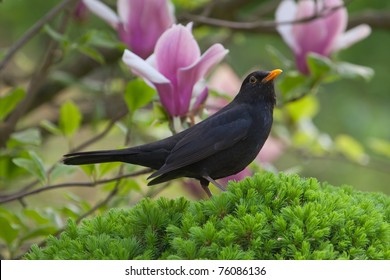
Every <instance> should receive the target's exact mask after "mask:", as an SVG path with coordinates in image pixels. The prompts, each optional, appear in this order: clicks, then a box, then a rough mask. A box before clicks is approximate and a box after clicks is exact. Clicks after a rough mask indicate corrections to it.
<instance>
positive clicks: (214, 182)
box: [203, 176, 226, 192]
mask: <svg viewBox="0 0 390 280" xmlns="http://www.w3.org/2000/svg"><path fill="white" fill-rule="evenodd" d="M203 178H204V179H206V180H207V181H209V182H210V183H212V184H213V185H214V186H216V187H217V188H218V189H220V190H221V191H223V192H226V188H225V187H224V186H222V185H221V184H220V183H218V182H217V181H215V180H214V179H213V178H211V177H210V176H203Z"/></svg>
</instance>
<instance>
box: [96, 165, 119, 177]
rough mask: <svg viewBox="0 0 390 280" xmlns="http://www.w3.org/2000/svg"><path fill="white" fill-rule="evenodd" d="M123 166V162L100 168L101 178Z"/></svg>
mask: <svg viewBox="0 0 390 280" xmlns="http://www.w3.org/2000/svg"><path fill="white" fill-rule="evenodd" d="M121 165H122V163H121V162H109V163H108V162H107V163H104V164H101V165H100V166H99V177H102V176H104V175H106V174H107V173H108V172H110V171H111V170H113V169H117V168H119V167H120V166H121Z"/></svg>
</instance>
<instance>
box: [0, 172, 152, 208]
mask: <svg viewBox="0 0 390 280" xmlns="http://www.w3.org/2000/svg"><path fill="white" fill-rule="evenodd" d="M149 172H151V169H150V168H146V169H142V170H140V171H136V172H133V173H129V174H125V175H119V176H116V177H113V178H110V179H104V180H98V181H95V182H71V183H61V184H55V185H49V186H44V187H41V188H39V189H36V190H32V191H27V192H24V193H19V194H14V195H10V196H8V197H5V198H3V199H1V200H0V204H2V203H6V202H10V201H14V200H18V199H20V198H25V197H27V196H31V195H34V194H38V193H41V192H44V191H49V190H54V189H59V188H69V187H95V186H97V185H102V184H106V183H110V182H114V181H120V180H122V179H125V178H130V177H136V176H139V175H142V174H147V173H149Z"/></svg>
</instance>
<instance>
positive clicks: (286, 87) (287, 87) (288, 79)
mask: <svg viewBox="0 0 390 280" xmlns="http://www.w3.org/2000/svg"><path fill="white" fill-rule="evenodd" d="M308 83H309V79H308V78H307V77H305V76H303V75H301V74H300V73H298V72H297V71H289V72H287V73H286V75H283V77H282V79H280V81H279V84H278V87H279V89H280V91H281V92H282V95H283V97H284V99H286V100H289V99H291V98H293V97H298V96H302V95H304V94H305V93H307V92H308V91H310V89H309V87H308Z"/></svg>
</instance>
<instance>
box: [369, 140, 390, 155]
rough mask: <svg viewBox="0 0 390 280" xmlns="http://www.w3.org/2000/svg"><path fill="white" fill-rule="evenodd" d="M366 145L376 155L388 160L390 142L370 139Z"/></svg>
mask: <svg viewBox="0 0 390 280" xmlns="http://www.w3.org/2000/svg"><path fill="white" fill-rule="evenodd" d="M368 145H369V146H370V148H371V149H372V150H373V151H374V152H376V153H377V154H380V155H384V156H386V157H389V158H390V141H387V140H383V139H378V138H372V139H370V141H369V143H368Z"/></svg>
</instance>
